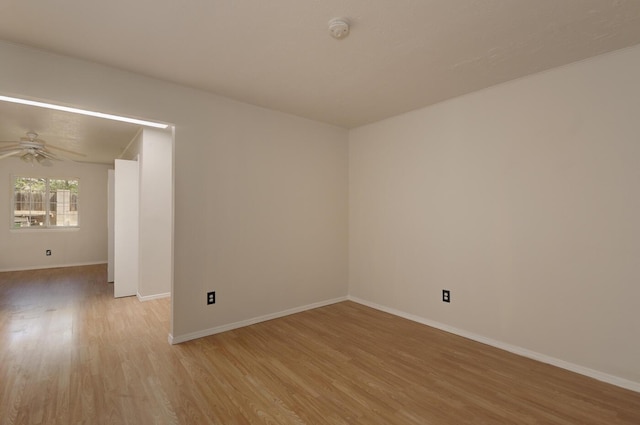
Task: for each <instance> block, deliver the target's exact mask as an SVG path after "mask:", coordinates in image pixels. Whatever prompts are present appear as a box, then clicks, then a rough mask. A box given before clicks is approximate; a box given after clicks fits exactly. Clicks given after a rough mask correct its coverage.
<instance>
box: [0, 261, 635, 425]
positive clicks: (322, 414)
mask: <svg viewBox="0 0 640 425" xmlns="http://www.w3.org/2000/svg"><path fill="white" fill-rule="evenodd" d="M112 293H113V287H112V285H109V284H107V283H106V270H105V268H104V267H103V266H88V267H75V268H67V269H51V270H44V271H25V272H10V273H0V424H21V425H22V424H64V425H69V424H135V425H146V424H198V425H199V424H225V425H233V424H345V425H346V424H420V425H424V424H456V425H458V424H581V425H589V424H593V425H596V424H597V425H603V424H606V425H611V424H629V425H631V424H634V425H638V424H640V394H638V393H634V392H631V391H627V390H623V389H620V388H617V387H614V386H611V385H607V384H604V383H601V382H598V381H595V380H592V379H589V378H586V377H583V376H580V375H576V374H573V373H570V372H567V371H564V370H561V369H557V368H554V367H552V366H548V365H545V364H541V363H538V362H535V361H532V360H528V359H525V358H521V357H518V356H515V355H512V354H509V353H506V352H503V351H500V350H497V349H494V348H491V347H488V346H485V345H482V344H478V343H475V342H472V341H469V340H466V339H464V338H460V337H456V336H453V335H450V334H447V333H444V332H441V331H438V330H434V329H431V328H429V327H426V326H423V325H420V324H417V323H413V322H410V321H407V320H404V319H400V318H397V317H393V316H391V315H388V314H385V313H381V312H379V311H375V310H372V309H370V308H367V307H364V306H361V305H358V304H355V303H351V302H344V303H340V304H335V305H332V306H328V307H323V308H319V309H316V310H312V311H308V312H304V313H300V314H296V315H293V316H289V317H286V318H282V319H277V320H272V321H270V322H265V323H261V324H258V325H254V326H250V327H247V328H243V329H238V330H235V331H230V332H226V333H223V334H218V335H215V336H211V337H208V338H202V339H199V340H196V341H191V342H187V343H184V344H180V345H177V346H170V345H169V344H168V343H167V334H168V326H169V301H168V300H167V299H164V300H156V301H150V302H146V303H140V302H138V301H137V299H136V298H135V297H134V298H125V299H117V300H116V299H113V297H112ZM639 360H640V359H639Z"/></svg>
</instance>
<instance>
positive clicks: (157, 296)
mask: <svg viewBox="0 0 640 425" xmlns="http://www.w3.org/2000/svg"><path fill="white" fill-rule="evenodd" d="M136 296H137V297H138V301H140V302H145V301H151V300H159V299H162V298H171V292H165V293H163V294H154V295H146V296H142V295H140V292H138V293H137V294H136Z"/></svg>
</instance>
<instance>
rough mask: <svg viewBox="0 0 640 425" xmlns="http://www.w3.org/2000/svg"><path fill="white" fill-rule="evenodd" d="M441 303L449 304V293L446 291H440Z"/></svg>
mask: <svg viewBox="0 0 640 425" xmlns="http://www.w3.org/2000/svg"><path fill="white" fill-rule="evenodd" d="M442 302H445V303H450V302H451V292H450V291H449V290H448V289H443V290H442Z"/></svg>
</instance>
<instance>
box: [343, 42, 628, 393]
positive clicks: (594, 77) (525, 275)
mask: <svg viewBox="0 0 640 425" xmlns="http://www.w3.org/2000/svg"><path fill="white" fill-rule="evenodd" d="M639 112H640V47H636V48H633V49H628V50H624V51H620V52H617V53H614V54H609V55H605V56H601V57H598V58H595V59H592V60H589V61H585V62H581V63H577V64H573V65H570V66H566V67H563V68H560V69H556V70H552V71H549V72H545V73H542V74H538V75H535V76H531V77H528V78H524V79H520V80H517V81H514V82H511V83H508V84H503V85H500V86H497V87H494V88H490V89H487V90H483V91H480V92H476V93H474V94H471V95H467V96H464V97H460V98H457V99H454V100H451V101H448V102H444V103H441V104H438V105H436V106H433V107H429V108H425V109H422V110H419V111H414V112H411V113H407V114H404V115H401V116H398V117H395V118H391V119H388V120H385V121H382V122H378V123H375V124H371V125H367V126H364V127H361V128H357V129H355V130H352V131H351V133H350V140H349V179H350V186H349V190H350V203H349V207H350V222H349V224H350V233H349V235H350V251H349V253H350V268H349V272H350V295H351V296H354V297H358V298H361V299H363V300H366V301H368V302H371V303H376V304H379V305H382V306H385V307H389V308H393V309H396V310H398V311H401V312H404V313H408V314H411V315H415V316H417V317H422V318H427V319H429V320H432V321H435V322H438V323H441V324H445V325H448V326H451V327H455V328H457V329H461V330H464V331H468V332H471V333H474V334H477V335H481V336H484V337H487V338H491V339H493V340H497V341H501V342H504V343H506V344H511V345H513V346H517V347H523V348H525V349H527V350H531V351H533V352H537V353H543V354H544V355H546V356H550V357H553V358H556V359H560V360H564V361H566V362H570V363H573V364H575V365H580V366H583V367H585V368H590V369H595V370H597V371H600V372H604V373H606V374H611V375H614V376H617V377H621V378H624V379H627V380H631V381H635V382H636V383H640V368H639V367H638V365H639V363H638V359H640V338H638V332H639V329H640V308H639V303H638V301H639V300H640V284H638V283H639V282H640V267H639V264H640V260H639V259H640V221H639V220H638V218H639V217H640V196H639V195H638V194H639V193H640V192H639V190H640V189H639V188H640V119H639V117H638V113H639ZM444 288H446V289H449V290H451V297H452V302H451V304H445V303H443V302H441V290H442V289H444ZM636 387H637V388H640V387H638V386H636Z"/></svg>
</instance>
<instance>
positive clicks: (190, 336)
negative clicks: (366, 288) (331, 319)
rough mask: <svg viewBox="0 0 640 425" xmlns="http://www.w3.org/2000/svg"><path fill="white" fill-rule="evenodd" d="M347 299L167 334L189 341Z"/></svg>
mask: <svg viewBox="0 0 640 425" xmlns="http://www.w3.org/2000/svg"><path fill="white" fill-rule="evenodd" d="M342 301H347V297H346V296H345V297H339V298H333V299H330V300H325V301H320V302H317V303H313V304H307V305H304V306H301V307H295V308H290V309H288V310H284V311H279V312H277V313H271V314H266V315H264V316H260V317H254V318H253V319H247V320H241V321H240V322H235V323H229V324H228V325H222V326H216V327H215V328H209V329H204V330H201V331H197V332H191V333H188V334H185V335H177V336H173V335H171V334H169V344H179V343H181V342H186V341H190V340H192V339H197V338H202V337H205V336H210V335H215V334H218V333H221V332H226V331H231V330H233V329H238V328H242V327H245V326H249V325H255V324H256V323H260V322H266V321H267V320H273V319H278V318H280V317H284V316H289V315H291V314H295V313H301V312H303V311H307V310H313V309H314V308H318V307H324V306H326V305H330V304H335V303H339V302H342Z"/></svg>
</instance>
